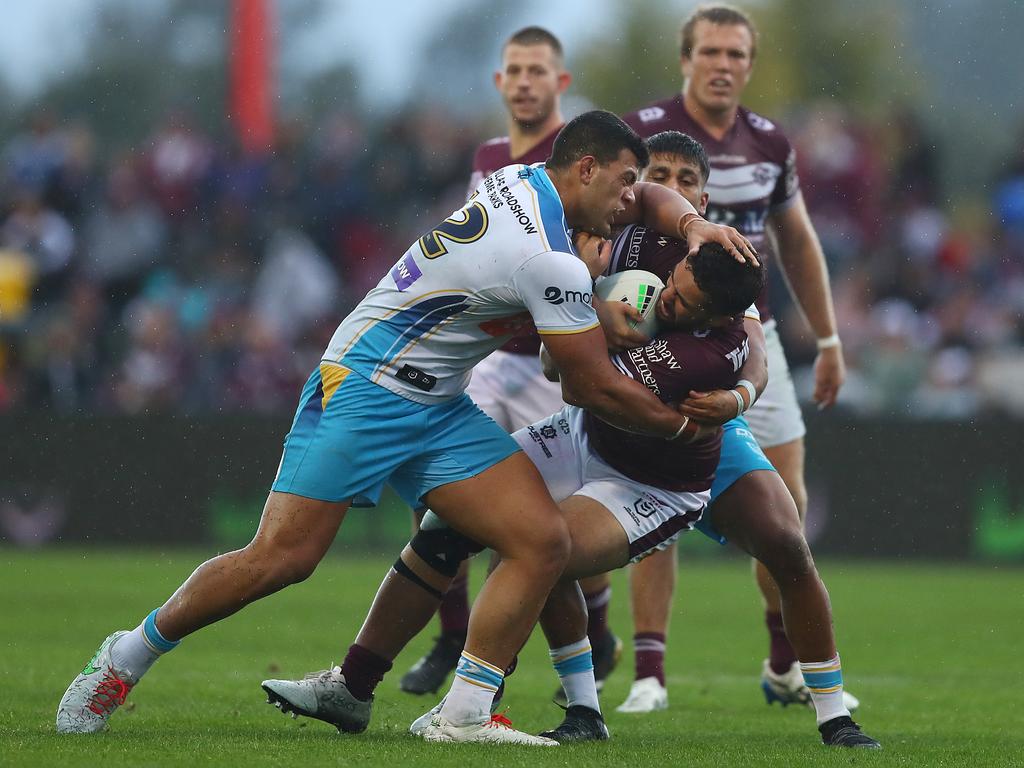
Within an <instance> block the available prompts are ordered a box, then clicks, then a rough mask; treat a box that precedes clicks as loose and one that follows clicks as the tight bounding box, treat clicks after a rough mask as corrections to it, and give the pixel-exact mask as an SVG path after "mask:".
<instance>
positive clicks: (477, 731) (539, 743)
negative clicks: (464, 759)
mask: <svg viewBox="0 0 1024 768" xmlns="http://www.w3.org/2000/svg"><path fill="white" fill-rule="evenodd" d="M421 735H422V736H423V738H424V739H426V740H427V741H430V742H434V743H459V744H468V743H473V744H522V745H524V746H531V747H557V746H558V742H557V741H555V740H554V739H548V738H545V737H543V736H534V735H532V734H529V733H523V732H522V731H517V730H516V729H515V728H513V727H512V723H511V722H510V721H509V719H508V718H506V717H505V716H504V715H491V716H490V717H489V718H488V719H487V720H484V721H483V722H481V723H469V724H467V725H456V724H455V723H451V722H449V721H448V720H447V719H446V718H444V717H442V716H441V714H440V713H438V714H436V715H434V716H433V717H432V718H431V720H430V725H428V726H427V727H426V728H424V729H423V731H422V732H421Z"/></svg>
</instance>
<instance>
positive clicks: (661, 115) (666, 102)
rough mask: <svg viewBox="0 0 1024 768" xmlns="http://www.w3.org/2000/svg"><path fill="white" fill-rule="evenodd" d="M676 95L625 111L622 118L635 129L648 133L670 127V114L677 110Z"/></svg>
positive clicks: (677, 98) (677, 99)
mask: <svg viewBox="0 0 1024 768" xmlns="http://www.w3.org/2000/svg"><path fill="white" fill-rule="evenodd" d="M679 100H680V97H679V96H678V95H676V96H670V97H668V98H667V99H661V100H660V101H655V102H652V103H651V104H648V105H647V106H646V107H641V108H640V109H637V110H634V111H632V112H627V113H626V114H625V115H623V116H622V119H623V120H624V121H625V122H626V123H627V124H628V125H629V126H630V127H631V128H632V129H633V130H635V131H637V132H638V133H641V134H644V135H650V134H653V133H657V132H659V131H663V130H668V129H669V128H671V127H672V126H671V123H672V116H673V114H674V113H675V112H677V111H678V105H677V102H678V101H679Z"/></svg>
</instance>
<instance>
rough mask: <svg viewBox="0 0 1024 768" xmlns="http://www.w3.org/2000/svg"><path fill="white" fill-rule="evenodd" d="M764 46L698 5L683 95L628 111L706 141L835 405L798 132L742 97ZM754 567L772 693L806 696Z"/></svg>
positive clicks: (654, 583) (751, 31) (761, 305)
mask: <svg viewBox="0 0 1024 768" xmlns="http://www.w3.org/2000/svg"><path fill="white" fill-rule="evenodd" d="M756 49H757V32H756V29H755V28H754V25H753V23H752V22H751V21H750V19H749V18H748V17H747V16H746V14H744V13H743V12H742V11H739V10H737V9H735V8H731V7H729V6H725V5H714V6H701V7H699V8H698V9H697V10H695V11H694V13H693V14H692V15H691V16H690V17H689V18H688V19H687V20H686V22H685V23H684V24H683V27H682V31H681V64H682V74H683V78H684V81H683V88H682V92H681V93H679V94H677V95H675V96H673V97H671V98H668V99H664V100H662V101H658V102H655V103H654V104H651V105H649V106H647V107H644V108H643V109H640V110H637V111H636V112H633V113H631V114H629V115H627V116H626V117H625V118H624V119H625V120H626V122H627V123H629V124H630V125H631V126H633V128H634V129H636V130H637V131H638V132H639V133H640V135H642V136H651V135H653V134H655V133H658V132H660V131H665V130H670V129H671V130H678V131H682V132H684V133H687V134H689V135H691V136H693V137H694V138H695V139H697V140H698V141H700V142H701V143H702V144H703V145H704V147H705V148H706V150H707V152H708V155H709V157H710V161H711V176H710V179H709V182H708V192H709V195H710V202H709V204H708V212H707V215H708V218H709V219H711V220H712V221H717V222H728V223H730V224H731V225H733V226H735V227H736V228H737V229H739V230H740V231H741V232H743V233H744V234H745V235H747V236H748V237H749V238H750V239H751V241H752V242H753V243H754V244H755V246H756V247H757V248H758V252H759V253H762V254H767V255H768V257H769V258H770V257H771V255H772V254H773V253H774V254H775V255H776V256H777V257H778V259H779V265H780V266H781V267H782V268H783V269H784V271H785V272H786V276H787V278H788V282H789V285H790V286H791V289H792V292H793V294H794V296H795V298H796V299H797V302H798V304H799V305H800V307H801V309H802V310H803V312H804V315H805V317H806V318H807V321H808V323H809V324H810V326H811V329H812V331H813V332H814V334H815V336H817V338H818V349H819V353H818V358H817V360H816V361H815V364H814V381H815V387H814V399H815V401H816V402H817V403H818V404H819V406H820V407H828V406H830V405H832V404H833V403H834V402H835V400H836V396H837V395H838V392H839V388H840V387H841V386H842V383H843V380H844V378H845V365H844V362H843V354H842V347H841V346H840V343H839V337H838V335H837V331H836V322H835V315H834V312H833V309H832V298H831V294H830V290H829V281H828V271H827V268H826V266H825V260H824V256H823V254H822V251H821V246H820V244H819V242H818V238H817V235H816V234H815V232H814V227H813V226H812V224H811V221H810V218H809V217H808V215H807V210H806V207H805V206H804V202H803V198H802V197H801V194H800V185H799V181H798V179H797V175H796V167H795V165H796V162H795V156H794V153H793V150H792V147H791V146H790V143H789V141H788V140H787V139H786V137H785V136H784V135H783V133H782V132H781V131H780V130H779V128H778V126H777V125H775V124H774V123H773V122H772V121H770V120H768V119H766V118H764V117H762V116H760V115H758V114H756V113H754V112H751V111H750V110H748V109H746V108H745V107H743V106H741V105H740V98H741V96H742V94H743V90H744V88H745V87H746V85H747V83H748V81H749V79H750V76H751V74H752V71H753V62H754V57H755V54H756ZM769 233H770V234H771V237H769ZM773 241H774V242H773ZM775 244H777V245H778V249H777V253H775V249H774V248H773V245H775ZM758 309H759V310H760V312H761V317H762V320H763V321H764V324H765V327H764V330H765V338H766V343H767V348H768V355H769V356H768V369H769V373H770V377H769V383H768V388H767V389H766V390H765V392H764V394H763V395H762V396H761V398H760V399H759V400H758V402H757V405H756V406H755V407H754V408H753V409H751V410H750V411H749V412H748V413H747V416H746V417H747V419H748V421H749V423H750V427H751V430H752V431H753V433H754V435H755V436H756V437H757V440H758V442H759V443H760V444H761V446H762V447H763V448H764V450H765V453H766V454H767V455H768V458H769V459H770V460H771V462H772V464H773V465H774V466H775V467H776V468H777V469H778V471H779V473H780V475H781V476H782V478H783V479H784V480H785V482H786V486H787V487H788V488H789V490H790V493H791V494H792V495H793V498H794V500H795V501H796V504H797V509H798V510H799V512H800V517H801V519H803V517H804V515H805V512H806V509H807V491H806V488H805V484H804V439H803V438H804V434H805V431H806V430H805V428H804V423H803V418H802V416H801V414H800V407H799V404H798V403H797V399H796V393H795V391H794V388H793V382H792V378H791V377H790V375H789V369H788V366H787V364H786V359H785V355H784V354H783V351H782V345H781V342H780V341H779V337H778V332H777V331H776V329H775V321H774V320H773V319H772V317H771V314H770V309H769V305H768V296H767V292H765V294H763V295H762V296H761V297H760V299H759V302H758ZM754 565H755V573H756V577H757V582H758V585H759V587H760V589H761V592H762V594H763V595H764V602H765V621H766V624H767V627H768V631H769V635H770V639H771V643H770V652H769V658H768V659H766V660H765V662H764V666H763V671H762V688H763V690H764V693H765V696H766V698H767V700H768V702H769V703H771V702H773V701H781V702H782V703H783V704H786V703H790V702H807V701H808V700H809V696H808V690H807V687H806V686H805V685H804V680H803V678H802V675H801V673H800V668H799V665H798V663H797V656H796V653H795V652H794V650H793V646H792V644H791V643H790V642H789V640H788V638H787V636H786V633H785V630H784V628H783V622H782V611H781V603H780V598H779V592H778V588H777V586H776V585H775V583H774V581H773V580H772V578H771V576H770V575H769V574H768V572H767V571H766V570H765V568H764V567H763V566H762V565H761V564H759V563H756V562H755V564H754ZM674 568H675V563H674V562H671V563H669V562H668V561H667V560H665V561H664V568H663V569H662V570H663V571H664V573H662V574H660V575H659V574H657V573H655V572H654V571H655V569H654V568H647V569H645V570H646V577H645V574H644V573H643V572H641V573H639V574H637V576H639V578H636V579H634V584H633V590H634V603H637V602H639V603H642V604H650V603H651V601H650V600H648V599H647V598H648V596H652V595H656V594H657V593H659V592H664V590H663V589H662V588H661V587H660V586H659V584H663V583H664V582H665V580H666V579H672V578H674ZM670 569H671V570H670ZM662 599H663V598H662ZM845 695H846V705H847V707H848V708H849V709H851V710H853V709H855V708H856V706H857V704H858V702H857V700H856V698H855V697H853V696H851V695H850V694H849V693H846V694H845ZM627 703H628V701H627ZM634 711H636V710H634Z"/></svg>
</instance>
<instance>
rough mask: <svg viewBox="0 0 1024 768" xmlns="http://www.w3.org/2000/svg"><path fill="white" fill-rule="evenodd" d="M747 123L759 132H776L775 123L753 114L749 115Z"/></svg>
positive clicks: (749, 113)
mask: <svg viewBox="0 0 1024 768" xmlns="http://www.w3.org/2000/svg"><path fill="white" fill-rule="evenodd" d="M747 122H748V123H750V125H751V126H752V127H754V128H756V129H757V130H759V131H774V130H775V123H773V122H772V121H771V120H769V119H768V118H765V117H761V116H760V115H755V114H754V113H753V112H748V113H747Z"/></svg>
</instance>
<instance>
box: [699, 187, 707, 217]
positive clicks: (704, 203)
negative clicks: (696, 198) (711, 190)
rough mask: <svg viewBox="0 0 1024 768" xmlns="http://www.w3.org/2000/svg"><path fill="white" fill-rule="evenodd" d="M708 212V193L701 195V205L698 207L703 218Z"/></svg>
mask: <svg viewBox="0 0 1024 768" xmlns="http://www.w3.org/2000/svg"><path fill="white" fill-rule="evenodd" d="M707 211H708V193H707V192H701V193H700V205H699V206H697V213H699V214H700V215H701V216H703V215H704V214H705V213H707Z"/></svg>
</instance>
